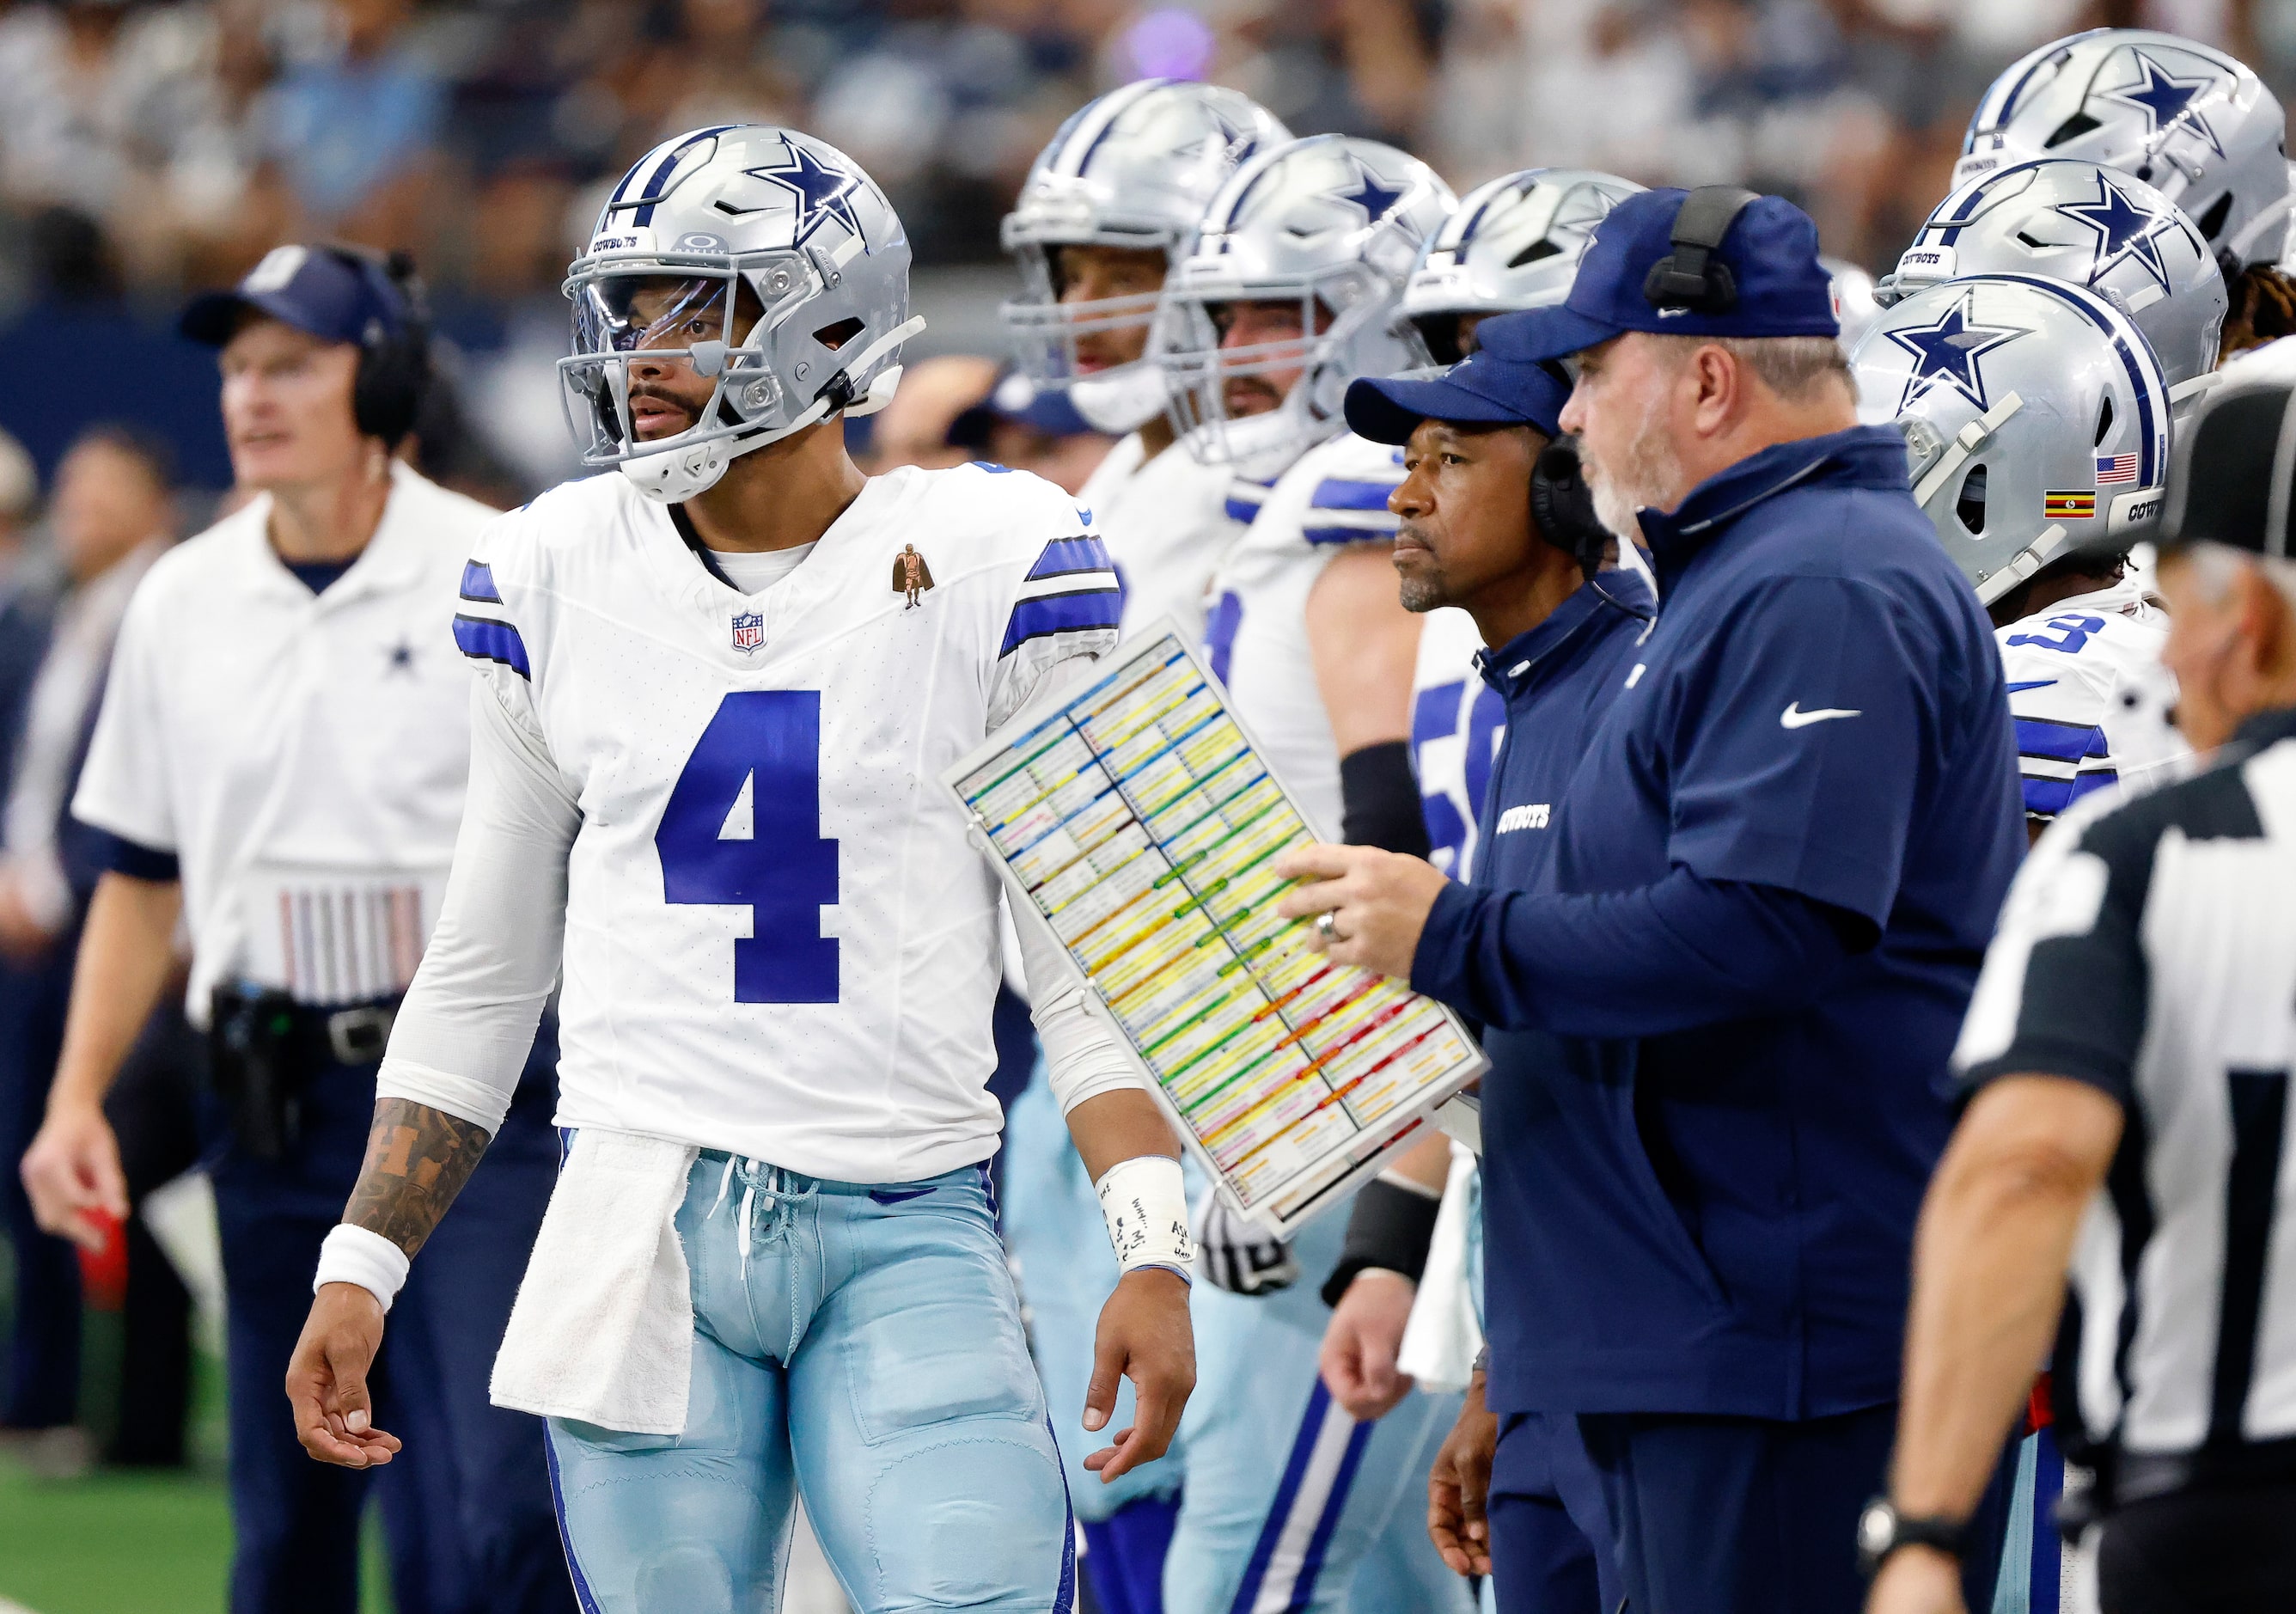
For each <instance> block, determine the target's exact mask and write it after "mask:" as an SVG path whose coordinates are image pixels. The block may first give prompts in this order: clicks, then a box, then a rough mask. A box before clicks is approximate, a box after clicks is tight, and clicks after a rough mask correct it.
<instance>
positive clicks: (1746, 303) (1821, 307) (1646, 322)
mask: <svg viewBox="0 0 2296 1614" xmlns="http://www.w3.org/2000/svg"><path fill="white" fill-rule="evenodd" d="M1741 194H1743V193H1741ZM1693 195H1697V196H1700V197H1702V198H1709V199H1711V200H1710V201H1707V202H1705V203H1702V205H1703V206H1709V207H1714V208H1722V207H1726V206H1727V205H1728V204H1729V203H1730V202H1731V201H1734V200H1735V199H1734V198H1732V197H1730V196H1728V195H1727V194H1726V193H1725V194H1723V195H1721V196H1720V197H1716V196H1715V193H1714V191H1712V190H1710V191H1705V192H1697V193H1693V192H1689V191H1682V190H1674V189H1669V190H1662V191H1644V192H1641V193H1638V194H1636V195H1633V196H1629V197H1628V198H1627V199H1626V200H1625V201H1621V202H1620V204H1619V205H1618V206H1617V207H1615V208H1612V209H1611V211H1610V213H1609V215H1608V216H1607V217H1604V218H1603V221H1602V222H1601V223H1600V224H1598V225H1595V241H1594V244H1593V245H1592V246H1590V247H1588V248H1587V256H1586V257H1584V258H1580V259H1579V274H1578V278H1576V279H1575V280H1573V281H1572V282H1571V283H1570V296H1569V297H1568V298H1567V299H1564V300H1563V302H1562V306H1561V307H1554V308H1537V309H1533V310H1531V311H1530V312H1529V313H1526V314H1510V315H1503V316H1502V317H1501V318H1500V319H1498V320H1493V321H1487V322H1485V324H1483V325H1482V326H1481V327H1480V330H1479V331H1478V335H1479V336H1480V337H1481V339H1482V340H1484V341H1485V342H1486V343H1488V341H1489V340H1490V337H1489V334H1488V332H1490V331H1491V330H1492V328H1493V326H1495V325H1497V324H1506V325H1509V326H1512V327H1513V328H1514V329H1513V337H1514V340H1515V343H1516V345H1517V346H1518V347H1519V348H1521V351H1522V352H1523V353H1524V354H1525V355H1526V356H1529V357H1533V358H1546V359H1554V358H1565V357H1568V356H1570V355H1571V354H1573V353H1582V352H1584V351H1585V350H1586V349H1587V348H1592V347H1595V346H1596V345H1597V344H1599V343H1602V342H1606V341H1609V340H1611V338H1612V337H1614V336H1621V335H1624V334H1625V333H1626V332H1629V331H1649V332H1655V333H1657V334H1659V335H1661V336H1839V335H1840V334H1841V320H1840V318H1839V317H1838V316H1837V315H1836V314H1835V312H1834V307H1833V276H1832V275H1830V274H1827V273H1826V272H1825V266H1824V265H1823V264H1821V263H1819V262H1818V261H1817V225H1816V224H1815V223H1813V222H1812V221H1811V219H1810V217H1809V215H1808V214H1807V213H1805V212H1803V211H1802V210H1801V209H1800V208H1798V207H1796V206H1794V205H1793V203H1792V202H1790V201H1787V200H1786V199H1785V198H1784V197H1783V196H1756V197H1753V198H1752V200H1751V201H1747V202H1746V204H1745V206H1744V207H1743V209H1740V211H1739V212H1738V214H1737V216H1736V217H1734V218H1732V219H1731V220H1730V224H1729V227H1728V228H1727V229H1726V230H1725V231H1724V232H1723V233H1722V236H1721V242H1720V244H1719V246H1718V247H1717V248H1716V249H1715V250H1714V251H1713V252H1712V253H1711V254H1710V260H1709V261H1710V266H1711V267H1714V268H1719V269H1721V270H1723V271H1726V273H1727V274H1728V278H1729V281H1730V283H1731V284H1732V285H1733V287H1734V290H1735V293H1736V295H1735V296H1734V298H1733V299H1729V303H1728V306H1727V307H1712V306H1696V302H1695V301H1694V300H1693V299H1689V298H1686V297H1685V298H1683V299H1681V300H1674V298H1675V297H1677V296H1679V295H1680V294H1679V293H1670V292H1669V291H1667V290H1666V289H1665V288H1664V287H1661V288H1660V289H1659V290H1660V296H1661V300H1660V301H1652V297H1651V295H1650V293H1649V292H1647V291H1645V290H1644V288H1645V287H1646V286H1649V285H1652V283H1653V281H1654V279H1655V278H1656V277H1655V276H1654V275H1653V273H1652V272H1653V271H1654V270H1656V269H1657V268H1658V266H1659V263H1660V260H1661V259H1663V258H1669V257H1674V256H1675V255H1676V254H1677V246H1676V242H1675V240H1674V235H1675V223H1676V219H1677V217H1678V216H1679V215H1681V214H1682V213H1683V211H1684V203H1685V202H1686V201H1690V200H1691V198H1692V197H1693ZM1679 262H1680V259H1679V258H1677V264H1679Z"/></svg>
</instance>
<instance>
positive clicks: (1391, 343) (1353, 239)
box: [1159, 135, 1465, 1614]
mask: <svg viewBox="0 0 2296 1614" xmlns="http://www.w3.org/2000/svg"><path fill="white" fill-rule="evenodd" d="M1452 206H1453V200H1452V197H1451V194H1450V192H1449V191H1448V190H1447V188H1446V187H1445V186H1444V184H1443V183H1442V181H1441V180H1439V178H1437V177H1436V176H1435V175H1434V173H1433V172H1432V171H1431V170H1430V169H1429V168H1427V167H1426V166H1425V165H1424V164H1423V163H1420V162H1418V161H1416V160H1414V159H1412V158H1409V157H1407V156H1406V155H1404V154H1403V153H1402V152H1398V151H1396V150H1394V149H1393V148H1392V147H1389V146H1384V145H1381V144H1378V143H1374V142H1371V141H1365V140H1359V139H1353V138H1349V137H1344V136H1340V135H1318V136H1316V137H1313V138H1311V139H1307V140H1301V141H1297V142H1294V143H1291V144H1289V145H1284V146H1280V147H1277V148H1275V150H1273V151H1268V152H1262V153H1260V154H1259V156H1258V157H1256V158H1254V159H1253V160H1251V162H1249V163H1247V164H1246V165H1245V166H1244V167H1243V168H1241V169H1239V170H1238V171H1237V173H1236V175H1235V176H1234V178H1232V179H1231V180H1229V182H1228V183H1227V184H1226V186H1225V187H1224V188H1223V189H1222V191H1221V192H1220V193H1219V195H1218V198H1217V199H1215V200H1214V201H1213V202H1212V203H1211V205H1210V209H1208V210H1207V212H1206V214H1205V217H1204V220H1203V224H1202V228H1201V232H1200V233H1199V234H1198V236H1197V238H1196V241H1195V243H1194V246H1193V250H1191V251H1190V253H1189V254H1188V255H1187V257H1186V258H1184V259H1183V260H1182V261H1181V263H1180V264H1179V265H1178V266H1177V268H1176V269H1175V270H1174V272H1173V278H1172V282H1171V285H1170V288H1169V291H1168V293H1167V297H1168V301H1169V305H1170V313H1169V316H1168V317H1169V320H1170V324H1169V335H1168V336H1167V337H1165V338H1164V339H1163V340H1161V341H1160V344H1159V350H1160V352H1161V354H1162V355H1163V357H1164V360H1165V362H1166V364H1167V365H1168V366H1169V370H1170V373H1171V375H1172V393H1171V396H1172V404H1173V409H1174V413H1175V414H1176V415H1177V417H1178V420H1179V423H1180V424H1181V426H1182V427H1183V428H1184V430H1185V438H1184V441H1185V446H1186V447H1189V448H1191V449H1193V450H1194V451H1196V452H1198V453H1200V454H1201V455H1204V456H1205V457H1207V458H1209V459H1211V460H1213V461H1216V462H1220V463H1226V464H1228V465H1229V466H1231V467H1232V468H1234V470H1235V471H1237V473H1238V474H1237V480H1236V484H1235V489H1234V502H1235V505H1236V508H1237V510H1238V512H1239V513H1249V514H1250V515H1251V529H1250V531H1249V532H1247V533H1246V534H1245V536H1244V537H1243V538H1242V540H1241V541H1239V542H1238V543H1236V544H1235V545H1234V546H1233V547H1231V548H1230V549H1229V550H1228V551H1227V553H1226V555H1225V556H1224V558H1223V559H1222V560H1221V561H1220V564H1219V568H1218V572H1217V573H1216V575H1215V577H1214V579H1213V583H1212V588H1211V597H1212V602H1213V603H1212V607H1211V611H1210V619H1209V621H1208V624H1207V628H1206V634H1205V639H1206V644H1207V648H1208V651H1209V659H1210V661H1211V664H1212V667H1213V670H1214V671H1215V672H1216V673H1217V674H1218V676H1219V677H1220V678H1221V679H1222V680H1223V681H1224V682H1225V683H1226V684H1227V686H1228V690H1229V693H1230V695H1231V697H1232V699H1233V700H1234V706H1235V709H1236V710H1237V712H1238V714H1239V715H1240V716H1241V717H1242V719H1243V722H1244V724H1245V725H1246V726H1247V727H1248V728H1249V729H1250V731H1251V733H1252V735H1253V737H1254V738H1255V740H1256V741H1258V742H1259V746H1260V748H1261V749H1262V750H1263V752H1264V753H1265V754H1266V755H1267V758H1268V759H1269V761H1270V763H1271V765H1272V766H1274V767H1275V769H1276V771H1277V772H1278V773H1279V774H1281V775H1282V777H1283V780H1284V782H1286V784H1288V785H1289V786H1290V787H1291V788H1292V791H1293V793H1294V794H1295V795H1296V796H1297V797H1298V799H1300V804H1301V805H1302V807H1304V808H1305V809H1306V811H1307V814H1308V818H1309V820H1310V822H1312V823H1321V824H1324V825H1326V826H1330V825H1333V824H1335V823H1341V822H1342V821H1344V823H1346V825H1347V828H1348V831H1349V835H1350V838H1352V839H1359V840H1361V839H1369V840H1376V841H1378V842H1379V843H1380V844H1383V845H1399V846H1402V847H1405V848H1408V849H1413V850H1418V851H1424V849H1425V848H1426V840H1425V831H1424V828H1423V825H1422V823H1421V821H1420V815H1419V810H1418V792H1417V790H1416V787H1415V785H1414V784H1413V783H1412V781H1411V775H1410V768H1409V762H1408V752H1407V741H1408V736H1409V733H1410V711H1409V690H1410V680H1411V668H1412V660H1413V656H1414V654H1415V648H1416V643H1417V638H1418V623H1417V620H1416V619H1415V618H1413V617H1411V616H1410V615H1409V614H1408V613H1406V611H1404V610H1402V608H1401V607H1400V606H1399V605H1398V603H1397V602H1396V597H1395V583H1394V574H1393V572H1392V570H1391V569H1390V566H1389V561H1388V556H1389V553H1390V547H1391V545H1390V540H1391V537H1392V535H1393V533H1394V530H1395V517H1394V516H1393V515H1392V514H1390V512H1389V511H1388V509H1387V497H1388V495H1389V493H1390V490H1391V489H1392V488H1393V487H1394V486H1395V485H1396V483H1397V482H1398V481H1400V480H1401V479H1402V475H1403V471H1402V467H1401V465H1400V464H1399V463H1398V455H1397V453H1396V451H1395V450H1394V449H1392V448H1390V447H1387V446H1386V445H1383V444H1375V443H1366V442H1365V441H1363V440H1362V439H1360V438H1354V437H1351V436H1349V435H1347V434H1346V431H1345V426H1344V422H1343V421H1342V419H1341V403H1342V398H1343V395H1344V393H1345V390H1346V386H1347V382H1348V381H1349V380H1350V379H1352V378H1353V377H1355V376H1356V375H1358V374H1365V373H1369V374H1386V373H1390V372H1391V371H1394V370H1396V369H1398V368H1401V367H1402V366H1404V365H1406V364H1408V363H1410V362H1411V357H1412V356H1411V354H1410V352H1409V350H1408V349H1407V348H1406V346H1405V345H1404V343H1403V342H1402V340H1400V339H1399V338H1398V336H1397V335H1396V334H1395V333H1394V332H1393V330H1392V328H1391V326H1392V322H1393V319H1394V316H1395V314H1396V312H1397V302H1398V294H1399V293H1400V291H1401V289H1402V286H1403V283H1404V281H1405V280H1406V277H1407V276H1408V274H1409V272H1410V269H1411V266H1412V265H1413V263H1414V262H1415V260H1416V258H1417V257H1418V253H1419V250H1420V247H1421V245H1422V244H1423V242H1424V241H1425V240H1426V239H1427V237H1428V236H1429V235H1431V234H1432V233H1433V232H1434V231H1435V230H1436V228H1437V227H1438V226H1439V225H1440V224H1441V223H1442V221H1443V219H1444V218H1445V217H1447V215H1448V214H1449V212H1450V210H1451V209H1452ZM1255 507H1256V508H1255ZM1342 758H1345V760H1344V761H1342ZM1343 774H1344V776H1345V779H1346V782H1345V784H1344V785H1343V783H1342V777H1343ZM1342 1221H1343V1218H1342V1217H1339V1216H1337V1215H1327V1216H1325V1217H1323V1218H1322V1219H1320V1220H1318V1221H1317V1222H1316V1223H1314V1224H1312V1225H1310V1226H1308V1228H1307V1229H1306V1230H1305V1231H1304V1232H1303V1233H1301V1234H1300V1237H1299V1239H1298V1241H1296V1247H1291V1248H1287V1247H1286V1246H1284V1245H1282V1244H1278V1243H1275V1242H1273V1241H1268V1240H1267V1237H1266V1235H1265V1234H1264V1233H1260V1232H1259V1231H1258V1230H1257V1229H1256V1228H1254V1227H1251V1225H1248V1224H1243V1223H1242V1222H1240V1221H1238V1220H1237V1219H1236V1218H1234V1217H1231V1216H1229V1215H1228V1214H1227V1212H1226V1210H1225V1208H1224V1207H1223V1205H1222V1203H1221V1201H1220V1200H1218V1198H1217V1197H1215V1196H1212V1195H1210V1194H1206V1195H1204V1196H1203V1197H1202V1199H1201V1200H1200V1203H1199V1207H1198V1224H1197V1225H1198V1230H1199V1234H1200V1241H1201V1245H1202V1261H1203V1263H1204V1266H1203V1268H1202V1270H1203V1271H1204V1272H1205V1273H1206V1274H1208V1275H1210V1278H1211V1280H1212V1282H1211V1284H1210V1285H1200V1286H1199V1288H1198V1290H1197V1292H1196V1296H1195V1307H1196V1320H1197V1327H1198V1332H1199V1337H1200V1339H1201V1346H1202V1352H1203V1356H1202V1364H1203V1382H1204V1386H1205V1390H1204V1394H1203V1395H1202V1396H1201V1397H1199V1399H1198V1401H1197V1403H1196V1404H1195V1409H1194V1411H1193V1413H1192V1414H1191V1416H1190V1418H1189V1421H1188V1422H1187V1424H1186V1425H1185V1427H1184V1430H1183V1432H1182V1440H1183V1443H1184V1445H1185V1449H1186V1453H1187V1484H1186V1489H1185V1495H1184V1496H1183V1498H1182V1503H1181V1510H1180V1518H1179V1523H1178V1526H1177V1531H1176V1533H1175V1536H1174V1537H1173V1541H1172V1546H1171V1553H1170V1556H1169V1559H1168V1561H1167V1565H1166V1572H1165V1577H1164V1594H1165V1595H1164V1603H1165V1607H1166V1608H1167V1609H1169V1610H1174V1614H1178V1611H1179V1610H1191V1611H1193V1610H1219V1611H1221V1614H1226V1610H1231V1609H1234V1610H1252V1609H1255V1608H1277V1607H1282V1608H1294V1609H1302V1610H1306V1609H1316V1610H1325V1609H1338V1608H1341V1607H1346V1606H1349V1599H1350V1596H1351V1595H1352V1600H1353V1606H1354V1607H1356V1608H1358V1609H1365V1610H1368V1609H1373V1608H1380V1609H1386V1608H1413V1609H1431V1610H1441V1609H1447V1608H1452V1607H1455V1606H1457V1605H1459V1604H1461V1603H1462V1602H1464V1595H1465V1594H1464V1586H1463V1585H1462V1584H1461V1583H1460V1582H1458V1581H1457V1580H1456V1578H1454V1577H1451V1576H1450V1575H1449V1573H1448V1572H1447V1570H1445V1569H1443V1567H1442V1564H1441V1562H1440V1561H1439V1559H1438V1558H1437V1557H1436V1555H1435V1553H1434V1552H1433V1550H1432V1548H1431V1546H1430V1544H1428V1542H1427V1540H1426V1537H1425V1534H1424V1531H1423V1529H1422V1528H1421V1518H1420V1514H1421V1506H1422V1504H1421V1503H1420V1500H1419V1496H1420V1487H1421V1486H1422V1484H1423V1476H1424V1474H1425V1472H1426V1467H1427V1462H1428V1460H1429V1458H1430V1456H1431V1454H1432V1451H1433V1446H1434V1443H1435V1441H1437V1440H1439V1438H1440V1435H1441V1432H1442V1430H1443V1429H1444V1428H1445V1427H1447V1425H1448V1423H1449V1421H1450V1417H1451V1413H1452V1412H1453V1411H1454V1410H1455V1408H1456V1399H1455V1398H1452V1397H1442V1398H1438V1397H1430V1396H1424V1395H1420V1396H1415V1397H1412V1399H1411V1400H1410V1401H1409V1402H1408V1403H1406V1405H1404V1406H1403V1407H1401V1408H1399V1409H1398V1410H1397V1411H1396V1412H1395V1413H1392V1414H1390V1416H1388V1417H1386V1418H1383V1419H1381V1420H1379V1421H1376V1422H1359V1421H1357V1420H1355V1419H1354V1418H1351V1417H1350V1416H1349V1414H1348V1413H1346V1412H1344V1411H1343V1410H1341V1408H1340V1407H1339V1406H1338V1405H1336V1404H1334V1403H1333V1400H1332V1397H1331V1395H1330V1393H1329V1391H1327V1390H1326V1389H1324V1387H1323V1386H1322V1384H1321V1383H1320V1382H1319V1381H1318V1379H1317V1375H1316V1348H1317V1342H1318V1340H1319V1338H1320V1336H1321V1334H1322V1331H1323V1327H1324V1315H1323V1308H1322V1307H1321V1305H1320V1303H1319V1302H1318V1299H1317V1298H1316V1292H1315V1290H1314V1287H1313V1286H1312V1284H1298V1283H1297V1282H1296V1280H1297V1279H1298V1277H1299V1276H1300V1274H1301V1273H1302V1272H1303V1271H1305V1272H1313V1273H1315V1274H1317V1276H1318V1277H1320V1275H1321V1274H1323V1273H1325V1272H1328V1271H1330V1270H1331V1269H1332V1266H1333V1264H1334V1263H1335V1262H1336V1260H1337V1259H1338V1257H1339V1253H1340V1246H1341V1240H1342V1238H1343V1236H1344V1229H1343V1226H1342ZM1351 1587H1352V1593H1351Z"/></svg>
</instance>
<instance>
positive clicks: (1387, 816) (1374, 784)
mask: <svg viewBox="0 0 2296 1614" xmlns="http://www.w3.org/2000/svg"><path fill="white" fill-rule="evenodd" d="M1340 813H1341V820H1340V831H1341V839H1342V840H1345V841H1346V842H1347V843H1348V844H1349V846H1351V847H1378V848H1380V849H1382V851H1388V852H1403V853H1406V854H1407V855H1409V856H1413V857H1424V856H1427V854H1428V852H1429V851H1430V850H1431V849H1432V844H1433V843H1432V842H1431V841H1430V840H1428V839H1427V820H1426V818H1425V817H1424V816H1423V815H1422V814H1421V812H1420V810H1419V780H1418V778H1417V776H1416V775H1415V774H1413V773H1412V771H1411V747H1410V745H1409V743H1408V742H1406V741H1401V740H1386V741H1381V742H1380V743H1379V744H1377V745H1367V746H1365V747H1364V748H1363V750H1359V751H1350V752H1349V753H1348V754H1347V755H1346V756H1344V757H1342V758H1340Z"/></svg>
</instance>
